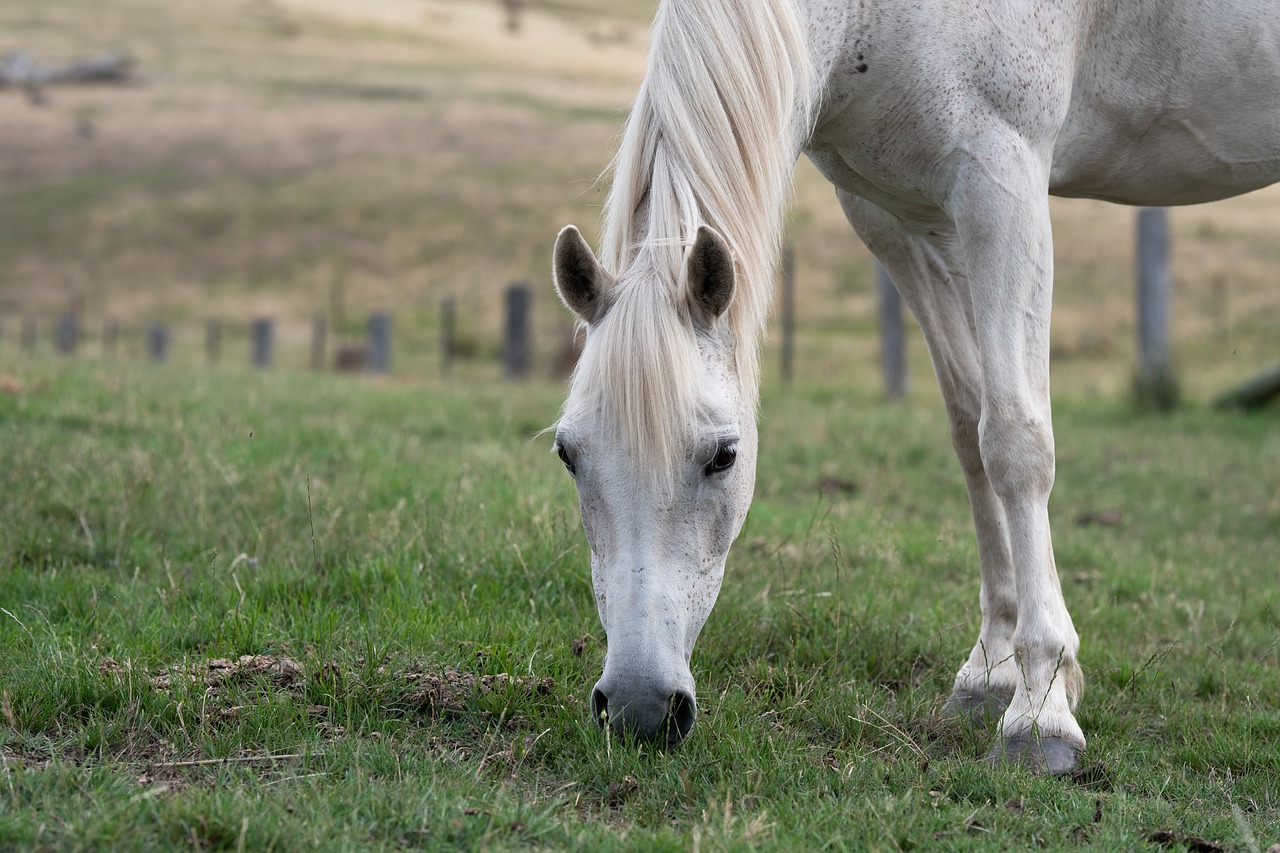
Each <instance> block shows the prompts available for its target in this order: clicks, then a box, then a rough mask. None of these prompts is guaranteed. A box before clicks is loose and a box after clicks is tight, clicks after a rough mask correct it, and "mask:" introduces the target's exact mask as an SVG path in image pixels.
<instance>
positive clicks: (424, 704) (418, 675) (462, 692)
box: [405, 669, 556, 718]
mask: <svg viewBox="0 0 1280 853" xmlns="http://www.w3.org/2000/svg"><path fill="white" fill-rule="evenodd" d="M405 678H406V680H407V681H408V682H409V683H410V684H411V685H412V686H413V689H412V690H411V692H410V693H409V694H408V695H407V697H406V699H407V701H408V703H409V704H410V705H411V706H413V707H416V708H419V709H422V710H425V711H426V712H427V714H428V716H430V717H432V718H435V717H439V716H440V715H442V714H450V713H454V714H456V713H459V712H461V711H463V710H465V708H466V704H467V702H468V700H470V699H471V698H473V697H475V696H477V695H481V696H483V695H489V694H508V693H510V692H512V691H516V692H518V693H521V694H524V695H526V696H549V695H551V693H552V691H554V690H555V686H556V681H555V679H554V678H550V677H542V678H539V677H537V676H525V675H508V674H507V673H505V672H503V673H498V674H497V675H479V676H477V675H476V674H475V673H473V672H462V671H460V670H456V669H446V670H444V671H442V672H409V673H406V674H405Z"/></svg>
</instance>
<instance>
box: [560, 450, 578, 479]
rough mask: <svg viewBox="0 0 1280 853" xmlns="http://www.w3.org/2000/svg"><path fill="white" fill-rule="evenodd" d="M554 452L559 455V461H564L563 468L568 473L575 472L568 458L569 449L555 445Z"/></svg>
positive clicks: (571, 461)
mask: <svg viewBox="0 0 1280 853" xmlns="http://www.w3.org/2000/svg"><path fill="white" fill-rule="evenodd" d="M556 453H557V454H558V455H559V456H560V461H561V462H563V463H564V467H565V470H566V471H568V472H569V473H570V474H576V473H577V472H576V471H574V470H573V460H572V459H570V458H569V451H567V450H565V449H564V445H562V444H557V445H556Z"/></svg>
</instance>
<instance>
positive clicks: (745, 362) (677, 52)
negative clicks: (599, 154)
mask: <svg viewBox="0 0 1280 853" xmlns="http://www.w3.org/2000/svg"><path fill="white" fill-rule="evenodd" d="M811 73H812V72H811V65H810V60H809V55H808V46H807V40H806V38H805V33H804V29H803V26H802V24H801V22H800V20H799V18H798V16H797V13H796V9H795V7H794V0H753V2H750V3H741V2H737V0H664V2H663V3H662V4H661V6H660V7H659V9H658V13H657V18H656V20H655V22H654V26H653V39H652V46H651V49H650V54H649V63H648V69H647V72H646V74H645V79H644V82H643V83H642V85H641V87H640V90H639V93H638V94H637V96H636V100H635V103H634V105H633V107H632V109H631V112H630V115H629V117H628V119H627V122H626V127H625V130H624V131H623V136H622V142H621V145H620V146H619V148H618V151H617V154H616V155H615V157H614V159H613V162H612V163H611V165H610V168H609V170H608V172H607V174H608V173H611V174H612V186H611V189H610V192H609V196H608V200H607V201H606V203H605V210H604V222H603V226H604V227H603V244H602V251H601V262H602V263H603V265H604V266H605V268H606V269H608V270H609V271H610V272H611V273H613V274H614V275H617V276H619V277H620V278H619V281H618V283H617V284H616V285H615V286H614V287H613V289H612V290H611V291H610V292H609V293H607V294H606V298H607V299H608V301H609V303H610V308H609V312H608V315H607V316H606V317H605V319H604V320H603V321H602V322H601V323H600V324H598V326H597V327H596V328H594V329H593V333H592V336H591V338H590V340H589V344H588V346H587V348H586V351H585V352H584V353H583V359H582V360H581V361H580V362H579V365H578V368H577V371H576V372H575V377H574V382H575V388H576V389H578V388H580V389H582V390H583V391H584V392H585V393H588V394H589V396H591V397H593V398H594V399H584V400H581V401H580V403H581V404H582V405H583V406H585V407H588V409H589V410H592V411H596V412H601V413H603V414H605V415H606V416H609V417H612V418H614V419H615V420H616V423H615V424H613V426H615V427H616V428H617V429H618V431H620V432H621V435H619V436H618V437H619V438H620V439H621V440H622V441H623V443H624V447H626V448H627V449H628V451H629V452H631V453H633V454H634V455H635V457H636V459H637V462H638V461H639V460H649V461H650V462H651V461H652V460H654V459H670V458H672V457H673V455H675V454H676V453H680V454H683V452H685V450H686V444H687V441H688V430H689V427H690V424H692V423H695V422H696V421H695V419H696V418H698V417H699V416H700V415H701V412H700V407H699V400H698V375H697V364H698V362H697V358H698V353H697V340H696V337H695V334H694V332H693V330H692V327H691V325H690V324H689V322H688V317H687V314H686V313H685V310H684V297H683V290H684V287H685V283H684V282H683V281H682V280H681V279H682V271H683V260H684V250H685V248H686V247H688V246H689V245H690V244H691V243H692V241H693V238H694V235H695V233H696V231H697V228H698V226H699V225H701V224H704V223H705V224H707V225H710V226H711V227H712V228H715V229H716V230H717V231H718V232H719V233H720V234H721V235H722V236H723V237H724V238H725V240H726V241H727V242H728V244H729V247H730V250H731V251H732V253H733V256H734V260H735V273H736V287H735V291H734V297H733V300H732V302H731V303H730V306H729V309H728V311H727V312H726V322H727V324H728V329H729V332H730V334H731V335H732V336H733V339H734V341H735V345H736V346H735V353H736V362H737V363H736V368H737V377H738V380H739V382H740V383H741V387H742V393H743V395H744V396H743V399H744V401H745V402H746V403H747V405H748V406H749V407H750V410H751V412H752V415H753V416H754V411H755V406H756V403H757V400H758V393H759V392H758V385H759V374H760V367H759V362H760V357H759V353H760V344H761V342H762V339H763V336H764V331H765V325H766V322H767V319H768V314H769V308H770V304H771V302H772V295H773V280H774V265H775V263H776V258H777V254H778V244H779V242H780V239H781V233H782V219H783V213H784V208H785V202H786V201H787V196H788V195H789V193H790V190H791V180H792V175H793V171H794V167H795V158H796V155H797V153H798V150H799V145H800V144H801V142H802V141H803V140H804V139H805V138H806V137H807V135H808V131H809V130H810V125H811V122H812V120H813V115H814V112H815V110H814V104H813V99H812V94H811V93H812V88H813V87H812V85H811V81H810V76H811ZM673 309H674V310H673ZM587 377H589V378H590V381H589V382H580V380H582V379H585V378H587ZM571 396H572V395H571ZM658 467H660V468H665V467H667V466H662V465H659V466H658Z"/></svg>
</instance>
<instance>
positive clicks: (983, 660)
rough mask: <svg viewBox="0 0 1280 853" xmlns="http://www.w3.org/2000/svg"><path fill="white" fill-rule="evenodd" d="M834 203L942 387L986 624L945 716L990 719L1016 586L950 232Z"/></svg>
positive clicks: (1009, 686) (1007, 659) (1013, 674)
mask: <svg viewBox="0 0 1280 853" xmlns="http://www.w3.org/2000/svg"><path fill="white" fill-rule="evenodd" d="M837 196H838V197H839V199H840V204H841V206H842V207H843V208H844V211H845V215H846V216H847V217H848V219H849V222H850V223H851V224H852V225H853V227H854V230H856V231H857V232H858V235H859V236H860V237H861V238H862V240H863V242H865V243H866V244H867V246H868V247H869V248H870V249H871V250H872V251H873V252H874V253H875V254H876V257H877V258H878V259H879V261H880V262H881V263H882V264H883V265H884V267H885V269H886V270H888V271H889V275H890V277H892V279H893V281H894V284H895V285H896V286H897V288H898V290H899V292H900V293H902V297H903V299H904V300H905V301H906V302H907V304H908V305H909V306H910V308H911V311H912V313H913V314H914V315H915V317H916V321H917V322H918V323H919V324H920V328H921V330H922V331H923V332H924V336H925V341H926V343H927V344H928V347H929V355H930V358H931V359H932V361H933V366H934V372H935V373H936V374H937V377H938V384H939V386H940V388H941V389H942V397H943V400H944V403H945V406H946V411H947V422H948V424H949V426H950V431H951V443H952V445H953V446H954V447H955V451H956V456H957V457H958V458H959V460H960V466H961V468H962V470H963V471H964V478H965V484H966V486H967V487H968V492H969V506H970V510H971V511H972V514H973V526H974V530H975V532H976V533H977V539H978V559H979V562H980V565H981V568H982V591H981V595H980V597H979V603H980V605H981V611H982V627H981V628H980V630H979V632H978V639H977V642H975V643H974V645H973V650H972V651H971V652H970V653H969V657H968V659H967V660H966V661H965V663H964V665H963V666H962V667H960V670H959V672H958V673H957V674H956V679H955V686H954V687H953V688H952V691H951V696H950V698H949V699H948V700H947V710H948V711H950V712H953V713H962V714H971V715H975V716H981V717H987V718H990V719H992V720H995V719H998V718H999V717H1000V715H1001V714H1003V713H1004V710H1005V707H1006V706H1007V705H1008V704H1009V702H1010V700H1012V698H1013V694H1014V690H1015V688H1016V687H1017V683H1018V669H1017V667H1016V666H1015V663H1014V652H1013V633H1014V629H1015V628H1016V626H1017V623H1018V601H1017V587H1016V583H1015V578H1014V571H1013V558H1012V556H1011V554H1010V548H1009V536H1008V521H1007V519H1006V518H1005V512H1004V506H1003V505H1002V504H1001V502H1000V498H999V497H998V496H997V495H996V493H995V490H994V489H992V487H991V481H990V480H989V479H988V478H987V473H986V470H985V468H984V467H983V462H982V451H981V448H980V446H979V441H978V427H979V423H980V418H981V415H982V365H981V359H980V357H979V350H978V342H977V336H976V330H975V325H974V320H973V302H972V300H971V299H970V298H969V285H968V281H967V280H966V278H965V276H964V271H963V266H962V264H960V262H959V260H958V257H957V253H958V246H957V241H956V234H955V229H954V227H953V226H952V225H951V223H950V222H947V221H942V220H940V221H938V222H936V223H933V224H932V225H931V227H930V228H928V229H927V231H925V232H924V233H913V232H909V231H905V230H904V229H903V228H902V227H901V225H900V223H899V221H898V220H897V219H896V218H894V217H892V216H889V215H888V214H886V213H885V212H884V211H883V210H882V209H880V208H879V207H877V206H875V205H873V204H872V203H870V202H868V201H866V200H865V199H861V198H859V197H857V196H853V195H850V194H848V193H844V192H841V191H837Z"/></svg>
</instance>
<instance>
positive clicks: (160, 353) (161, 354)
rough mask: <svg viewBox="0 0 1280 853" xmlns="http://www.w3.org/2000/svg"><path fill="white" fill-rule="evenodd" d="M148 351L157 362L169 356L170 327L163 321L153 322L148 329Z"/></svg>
mask: <svg viewBox="0 0 1280 853" xmlns="http://www.w3.org/2000/svg"><path fill="white" fill-rule="evenodd" d="M147 352H148V353H150V355H151V360H152V361H154V362H157V363H159V362H163V361H166V360H167V359H168V358H169V329H168V328H167V327H166V326H165V325H164V324H163V323H152V324H151V326H150V328H148V329H147Z"/></svg>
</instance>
